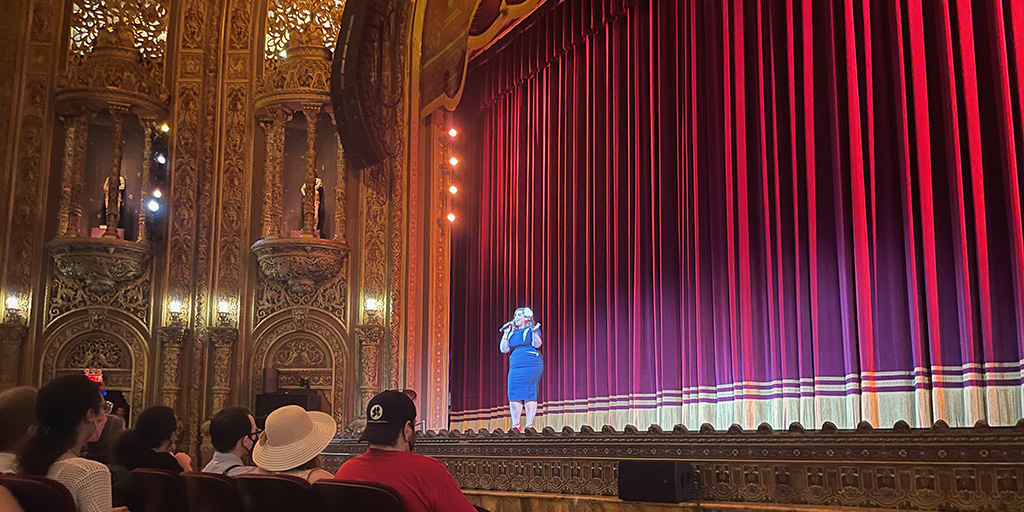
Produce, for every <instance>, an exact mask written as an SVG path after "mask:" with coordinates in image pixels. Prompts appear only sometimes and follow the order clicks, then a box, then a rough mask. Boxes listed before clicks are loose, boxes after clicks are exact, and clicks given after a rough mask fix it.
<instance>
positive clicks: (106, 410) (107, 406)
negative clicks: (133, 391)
mask: <svg viewBox="0 0 1024 512" xmlns="http://www.w3.org/2000/svg"><path fill="white" fill-rule="evenodd" d="M112 412H114V403H113V402H103V414H110V413H112Z"/></svg>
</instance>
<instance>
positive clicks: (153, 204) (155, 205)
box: [146, 123, 171, 213]
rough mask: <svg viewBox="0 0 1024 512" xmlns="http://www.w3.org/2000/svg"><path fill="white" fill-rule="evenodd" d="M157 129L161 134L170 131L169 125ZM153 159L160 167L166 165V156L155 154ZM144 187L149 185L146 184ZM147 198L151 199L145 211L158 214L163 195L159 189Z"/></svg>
mask: <svg viewBox="0 0 1024 512" xmlns="http://www.w3.org/2000/svg"><path fill="white" fill-rule="evenodd" d="M158 129H159V130H160V132H161V133H168V132H170V131H171V125H169V124H167V123H163V124H161V125H160V126H159V127H158ZM153 158H154V159H155V160H156V163H158V164H160V165H165V164H167V155H165V154H163V153H159V152H158V153H156V155H154V156H153ZM146 185H149V184H148V183H146ZM149 196H150V198H151V199H149V200H148V201H146V209H147V210H149V211H151V212H153V213H157V212H159V211H160V208H162V206H163V205H161V204H160V201H159V199H161V198H163V197H164V193H163V192H162V191H161V190H160V189H159V188H154V189H153V191H152V192H150V193H149Z"/></svg>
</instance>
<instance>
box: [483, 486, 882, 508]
mask: <svg viewBox="0 0 1024 512" xmlns="http://www.w3.org/2000/svg"><path fill="white" fill-rule="evenodd" d="M464 492H465V493H466V497H468V498H469V501H470V502H472V503H473V504H474V505H479V506H481V507H483V508H486V509H487V510H490V511H491V512H584V511H595V512H681V511H688V512H689V511H693V512H895V510H897V509H888V508H861V507H841V506H829V505H780V504H775V503H729V502H711V503H701V504H700V505H699V506H698V505H697V504H696V503H646V502H635V501H622V500H619V499H618V498H611V497H606V496H578V495H565V494H542V493H521V492H500V491H471V490H467V491H464Z"/></svg>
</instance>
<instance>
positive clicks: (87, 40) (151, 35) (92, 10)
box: [68, 0, 171, 74]
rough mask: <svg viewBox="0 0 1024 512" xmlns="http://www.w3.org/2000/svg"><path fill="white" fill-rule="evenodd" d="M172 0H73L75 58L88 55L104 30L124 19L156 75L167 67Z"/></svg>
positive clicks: (72, 31) (73, 54) (72, 45)
mask: <svg viewBox="0 0 1024 512" xmlns="http://www.w3.org/2000/svg"><path fill="white" fill-rule="evenodd" d="M170 4H171V1H170V0H134V1H127V2H118V1H114V0H72V1H71V23H70V25H71V29H70V51H69V52H68V56H69V57H70V58H71V60H73V61H74V60H77V59H80V58H82V57H84V56H86V55H87V54H88V53H89V52H90V51H91V50H92V49H93V46H94V43H95V42H96V36H97V34H99V32H100V31H101V30H104V29H105V28H107V27H109V26H110V25H111V24H114V23H118V22H122V23H126V24H127V25H128V26H130V27H131V30H132V34H133V35H134V36H135V37H134V38H135V47H136V48H138V49H139V51H141V52H142V56H143V57H144V59H145V60H144V62H145V63H146V64H147V66H149V67H150V68H151V70H152V71H153V72H154V73H155V74H160V73H161V72H162V70H163V63H164V54H165V53H166V49H167V18H168V16H167V14H168V12H169V10H170Z"/></svg>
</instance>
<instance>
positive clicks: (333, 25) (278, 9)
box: [264, 0, 345, 63]
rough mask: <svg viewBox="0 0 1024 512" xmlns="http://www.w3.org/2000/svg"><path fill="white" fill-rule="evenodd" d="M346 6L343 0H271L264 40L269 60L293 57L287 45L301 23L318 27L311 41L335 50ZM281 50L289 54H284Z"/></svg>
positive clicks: (301, 25) (302, 25)
mask: <svg viewBox="0 0 1024 512" xmlns="http://www.w3.org/2000/svg"><path fill="white" fill-rule="evenodd" d="M344 10H345V1H344V0H269V2H268V5H267V34H266V43H265V44H264V52H265V57H266V60H267V61H268V62H270V63H273V62H275V61H278V60H279V59H281V58H288V57H292V54H291V53H290V52H289V50H287V46H288V44H289V43H291V42H292V41H293V40H294V39H293V33H294V31H295V30H297V29H300V28H302V27H314V28H316V29H317V32H316V34H315V36H314V37H312V38H310V41H309V42H311V43H314V44H319V45H320V46H321V47H323V48H325V49H327V50H328V51H334V47H335V42H336V40H337V38H338V30H339V28H340V25H341V15H342V13H343V12H344ZM282 50H284V52H285V55H286V56H287V57H282V55H281V52H282Z"/></svg>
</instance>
